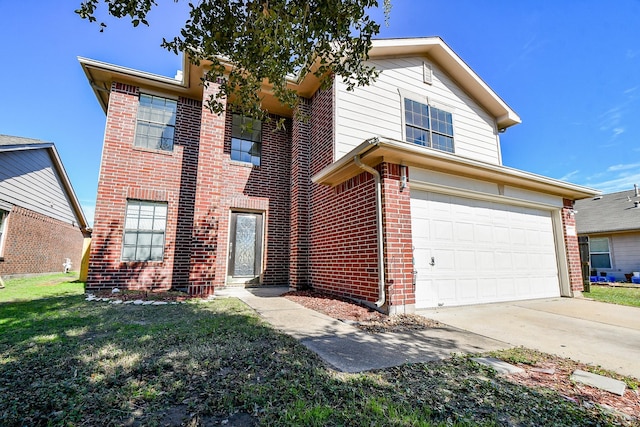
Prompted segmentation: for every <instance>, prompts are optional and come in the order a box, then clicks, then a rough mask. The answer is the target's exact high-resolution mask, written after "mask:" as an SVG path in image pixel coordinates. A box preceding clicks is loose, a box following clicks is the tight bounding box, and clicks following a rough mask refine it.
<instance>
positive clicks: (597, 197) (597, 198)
mask: <svg viewBox="0 0 640 427" xmlns="http://www.w3.org/2000/svg"><path fill="white" fill-rule="evenodd" d="M600 199H602V196H596V197H594V198H593V199H592V200H600Z"/></svg>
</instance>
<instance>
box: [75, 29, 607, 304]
mask: <svg viewBox="0 0 640 427" xmlns="http://www.w3.org/2000/svg"><path fill="white" fill-rule="evenodd" d="M370 58H371V59H370V61H371V63H372V64H373V65H374V66H375V67H376V68H377V69H379V70H380V71H381V74H380V77H379V78H378V79H377V81H376V82H375V83H373V84H372V85H371V86H368V87H364V88H356V90H355V91H348V90H346V85H345V84H343V83H342V82H341V81H338V80H335V81H334V82H333V84H332V85H331V87H330V88H329V89H326V90H321V89H320V87H319V82H318V80H317V79H316V78H315V77H314V76H312V75H307V76H304V77H302V78H299V79H297V80H292V81H291V87H292V88H294V89H295V90H296V91H297V92H298V93H299V95H300V98H301V102H300V106H299V108H300V109H301V112H302V114H301V115H294V114H293V112H292V111H290V110H287V109H286V108H285V107H283V106H282V105H280V104H279V103H278V102H277V100H276V99H275V98H274V97H273V95H272V93H271V92H270V91H269V90H265V91H264V92H263V96H264V99H263V105H264V106H265V107H266V108H267V109H268V110H269V111H270V113H271V114H273V116H274V117H284V118H286V122H285V126H284V128H283V129H276V128H275V125H274V121H266V122H263V123H261V122H257V121H251V120H249V119H245V118H243V117H241V116H239V115H237V114H233V112H231V111H227V112H226V113H224V114H222V115H217V114H212V113H211V112H210V111H209V109H208V108H207V107H206V105H203V100H206V99H209V97H210V96H211V95H212V94H214V93H216V90H217V88H218V84H217V83H213V82H211V83H209V84H208V85H207V87H206V88H205V87H203V86H202V85H201V84H200V78H201V76H202V75H203V69H202V68H201V67H198V66H195V65H191V64H189V63H188V61H186V60H185V65H184V70H183V73H182V77H181V79H179V80H176V79H171V78H167V77H162V76H157V75H153V74H149V73H145V72H141V71H137V70H132V69H128V68H124V67H120V66H116V65H112V64H106V63H103V62H99V61H95V60H90V59H85V58H80V59H79V60H80V62H81V64H82V67H83V69H84V71H85V73H86V76H87V78H88V80H89V82H90V84H91V87H92V88H93V89H94V91H95V94H96V96H97V98H98V100H99V102H100V104H101V105H102V107H103V109H104V111H105V113H106V114H107V122H106V130H105V140H104V149H103V150H104V151H103V157H102V166H101V171H100V180H99V186H98V198H97V205H96V216H95V224H94V229H93V241H92V252H91V264H90V271H89V279H88V282H87V290H99V289H110V288H111V287H114V286H118V287H120V288H146V289H167V288H178V289H185V290H188V291H189V292H190V293H192V294H211V293H213V292H214V291H215V289H216V288H219V287H222V286H225V285H230V284H238V283H239V284H243V283H244V284H252V285H253V284H263V285H289V286H290V287H292V288H304V287H309V286H311V287H313V288H315V289H318V290H324V291H328V292H333V293H336V294H340V295H345V296H348V297H350V298H354V299H357V300H361V301H363V302H366V303H368V304H371V305H373V304H376V305H378V306H379V307H381V309H382V310H384V311H386V312H388V313H398V312H403V311H413V310H414V309H416V308H424V307H436V306H441V305H461V304H474V303H482V302H493V301H506V300H517V299H527V298H539V297H554V296H559V295H563V296H571V295H574V293H575V292H580V291H581V290H582V286H583V285H582V281H581V275H580V260H579V253H578V244H577V238H576V235H575V224H574V219H573V216H571V214H570V211H571V209H572V208H573V201H574V200H576V199H581V198H585V197H591V196H594V195H595V194H596V193H597V192H596V191H594V190H592V189H589V188H585V187H581V186H577V185H573V184H569V183H565V182H561V181H557V180H554V179H551V178H546V177H542V176H538V175H534V174H531V173H527V172H523V171H520V170H516V169H512V168H508V167H505V166H503V165H502V160H501V154H500V133H502V132H504V131H505V130H506V129H507V128H509V127H510V126H513V125H516V124H518V123H520V118H519V117H518V115H517V114H516V113H515V112H514V111H513V110H512V109H511V108H510V107H509V106H508V105H507V104H506V103H505V102H504V101H503V100H502V99H501V98H500V97H499V96H498V95H497V94H496V93H495V92H493V91H492V90H491V88H489V87H488V86H487V84H486V83H485V82H483V81H482V80H481V79H480V77H478V76H477V75H476V74H475V73H474V72H473V70H471V69H470V68H469V67H468V66H467V65H466V64H465V63H464V61H462V59H460V58H459V57H458V56H457V55H456V54H455V53H454V52H453V51H452V50H451V49H450V48H449V47H448V46H447V45H446V44H445V43H444V42H443V41H442V40H441V39H440V38H438V37H430V38H419V39H392V40H377V41H375V42H374V43H373V48H372V49H371V51H370ZM297 117H308V120H299V119H297ZM243 123H244V124H245V126H242V124H243ZM249 123H250V125H249Z"/></svg>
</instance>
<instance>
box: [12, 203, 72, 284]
mask: <svg viewBox="0 0 640 427" xmlns="http://www.w3.org/2000/svg"><path fill="white" fill-rule="evenodd" d="M5 233H6V236H5V242H4V250H3V251H2V253H1V254H0V256H1V257H2V260H1V261H0V276H9V275H20V274H39V273H52V272H62V271H63V267H62V264H63V263H64V261H65V258H70V259H71V263H72V270H74V271H79V270H80V261H81V258H82V243H83V241H84V236H83V235H82V232H81V231H80V229H79V228H78V227H74V226H72V225H71V224H66V223H64V222H62V221H59V220H56V219H53V218H50V217H48V216H45V215H42V214H39V213H36V212H33V211H30V210H28V209H25V208H21V207H19V206H14V207H13V208H12V209H11V212H10V213H9V217H8V221H7V227H6V229H5Z"/></svg>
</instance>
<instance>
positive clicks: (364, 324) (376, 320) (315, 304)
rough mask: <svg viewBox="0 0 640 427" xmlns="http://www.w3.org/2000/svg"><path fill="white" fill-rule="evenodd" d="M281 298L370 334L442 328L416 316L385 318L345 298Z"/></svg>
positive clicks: (298, 294)
mask: <svg viewBox="0 0 640 427" xmlns="http://www.w3.org/2000/svg"><path fill="white" fill-rule="evenodd" d="M283 296H284V297H285V298H287V299H289V300H291V301H293V302H296V303H298V304H300V305H302V306H304V307H306V308H310V309H312V310H315V311H319V312H320V313H324V314H326V315H327V316H329V317H333V318H334V319H339V320H342V321H346V322H348V323H352V324H353V325H354V326H357V327H358V328H360V329H362V330H363V331H366V332H371V333H379V332H398V331H409V330H422V329H425V328H437V327H439V326H442V324H441V323H440V322H437V321H435V320H431V319H427V318H426V317H423V316H418V315H416V314H398V315H396V316H387V315H386V314H382V313H380V312H379V311H376V310H374V309H372V308H371V307H366V306H364V305H361V304H358V303H356V302H354V301H352V300H350V299H348V298H340V297H336V296H333V295H329V294H326V293H323V292H318V291H313V290H306V291H292V292H287V293H286V294H284V295H283Z"/></svg>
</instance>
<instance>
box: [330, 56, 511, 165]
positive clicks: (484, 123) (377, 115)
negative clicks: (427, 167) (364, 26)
mask: <svg viewBox="0 0 640 427" xmlns="http://www.w3.org/2000/svg"><path fill="white" fill-rule="evenodd" d="M423 61H424V62H426V63H427V64H430V65H431V67H432V69H433V75H432V84H426V83H424V82H423V68H422V63H423ZM371 64H372V65H374V66H375V67H376V68H377V69H378V70H380V71H381V74H380V77H379V78H378V79H377V81H376V82H374V83H373V84H372V85H370V86H366V87H362V88H356V89H355V90H354V91H353V92H349V91H347V90H346V86H345V85H344V84H343V83H342V81H341V80H340V79H337V80H336V112H335V116H336V131H335V132H336V135H335V137H336V151H335V153H334V155H335V158H336V159H338V158H340V157H342V156H343V155H344V154H346V153H348V152H349V151H350V150H351V149H352V148H354V147H356V146H357V145H358V144H360V143H361V142H362V141H364V140H365V139H367V138H370V137H372V136H375V135H380V136H382V137H388V138H394V139H398V140H402V139H403V129H402V117H401V98H400V94H399V92H398V89H401V90H403V91H408V92H413V93H414V94H417V95H420V96H426V97H428V99H429V103H431V104H432V105H434V106H435V107H438V108H441V109H443V110H447V111H450V112H451V113H453V126H454V145H455V154H457V155H459V156H463V157H467V158H472V159H475V160H480V161H484V162H488V163H493V164H500V163H501V159H500V151H499V150H500V149H499V138H498V135H497V132H496V125H495V118H494V117H492V116H491V115H490V114H489V113H487V112H486V111H485V110H484V109H482V108H481V107H480V106H479V105H478V103H477V102H476V101H475V100H473V99H472V98H470V97H469V96H468V95H467V94H466V92H464V91H463V90H462V89H461V88H460V87H459V86H458V85H457V84H456V83H455V82H454V81H453V80H452V79H451V78H449V76H448V75H447V74H446V73H444V72H443V71H442V70H441V69H440V68H438V66H437V65H436V64H435V63H434V62H433V61H430V60H428V59H427V58H423V57H413V58H388V59H377V60H373V61H371Z"/></svg>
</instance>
